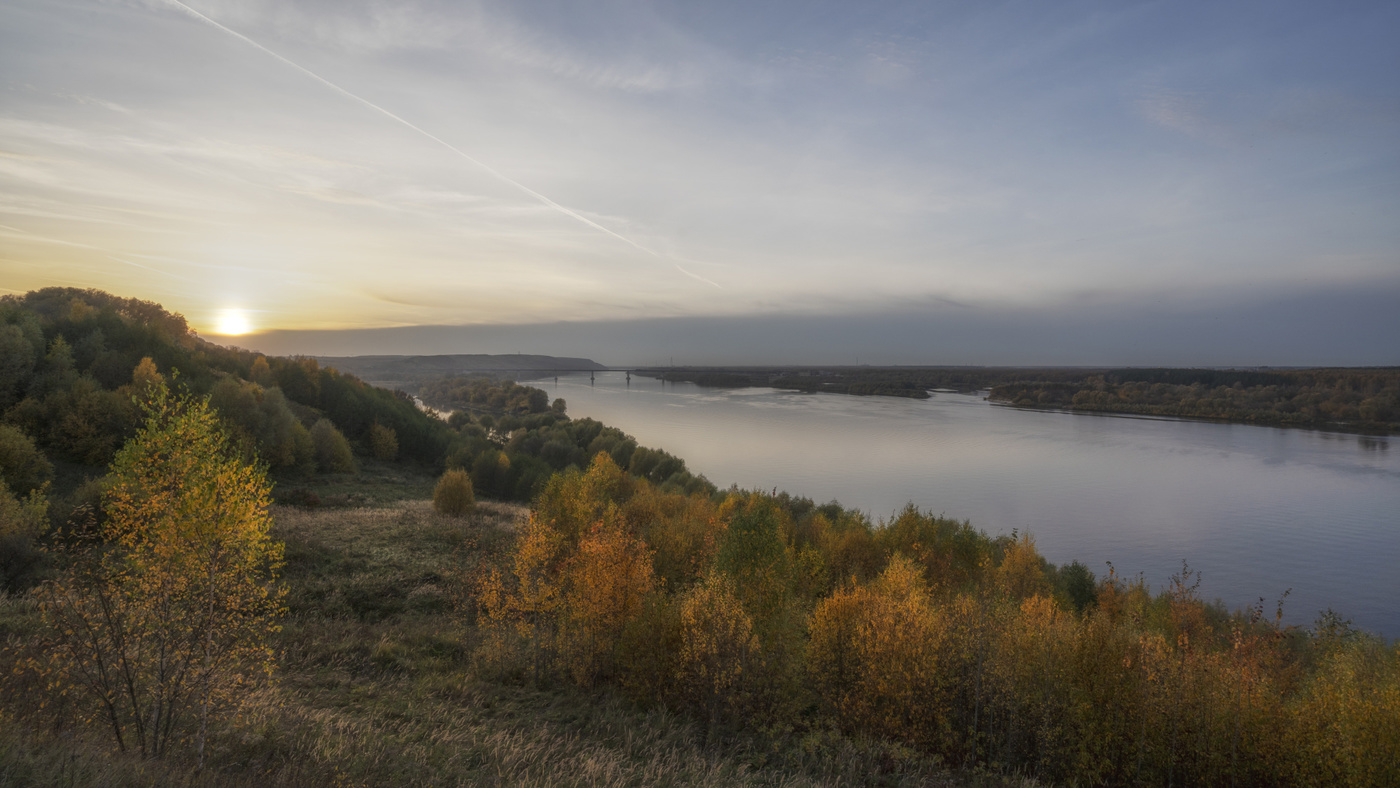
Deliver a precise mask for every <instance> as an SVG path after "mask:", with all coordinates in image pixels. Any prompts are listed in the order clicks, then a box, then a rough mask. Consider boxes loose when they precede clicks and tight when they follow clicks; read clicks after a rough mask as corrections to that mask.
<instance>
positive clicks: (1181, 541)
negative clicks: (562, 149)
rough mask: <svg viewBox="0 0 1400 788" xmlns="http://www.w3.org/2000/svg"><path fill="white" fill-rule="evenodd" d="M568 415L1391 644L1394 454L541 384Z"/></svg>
mask: <svg viewBox="0 0 1400 788" xmlns="http://www.w3.org/2000/svg"><path fill="white" fill-rule="evenodd" d="M532 385H536V386H541V387H543V388H545V389H546V390H548V391H549V392H550V393H551V397H563V398H564V399H565V400H566V401H567V402H568V408H569V414H570V415H571V416H573V417H575V418H579V417H584V416H589V417H592V418H595V419H598V420H599V421H602V422H604V423H605V424H609V425H612V426H615V427H618V428H620V429H622V430H623V431H625V432H627V433H630V434H631V435H632V436H634V437H635V438H637V440H638V441H639V442H640V443H641V444H642V445H644V446H652V447H656V448H662V449H665V450H667V451H669V452H671V453H672V454H676V455H678V456H680V457H682V458H684V459H685V461H686V464H687V466H688V467H689V468H690V469H691V470H692V471H694V472H696V473H703V474H705V476H707V477H708V478H709V479H710V481H712V482H714V483H715V484H717V485H719V486H720V487H728V486H729V485H731V484H738V485H739V486H740V487H745V488H753V489H763V490H771V489H773V488H775V487H776V488H777V489H779V490H786V491H788V492H790V493H792V494H794V495H802V496H806V497H808V498H812V499H814V500H816V501H819V502H824V501H829V500H833V499H834V500H839V501H840V502H841V503H842V504H843V505H845V506H847V507H851V508H856V509H861V510H863V511H865V512H866V513H868V514H870V515H871V516H872V518H874V519H876V520H879V519H880V518H888V517H890V516H891V515H892V514H893V513H895V512H897V511H898V510H899V509H901V508H903V507H904V505H905V504H907V503H909V502H913V503H914V504H915V505H917V506H919V507H920V508H923V509H926V510H931V511H933V512H934V513H942V514H945V515H947V516H949V517H956V518H958V519H968V520H971V521H972V524H973V525H974V526H975V527H977V528H980V529H982V530H985V531H987V532H989V533H993V534H996V533H1009V532H1011V530H1012V529H1019V530H1020V531H1022V532H1025V531H1030V532H1031V533H1032V534H1033V535H1034V536H1035V538H1036V542H1037V545H1038V546H1039V548H1040V551H1041V552H1042V553H1043V554H1044V555H1045V556H1046V557H1047V558H1048V559H1049V560H1051V561H1054V562H1056V563H1063V562H1068V561H1071V560H1076V559H1077V560H1079V561H1082V562H1083V563H1085V564H1087V565H1088V566H1089V567H1090V568H1091V569H1093V570H1094V571H1095V572H1096V573H1098V574H1103V572H1105V571H1106V570H1107V567H1106V566H1105V564H1104V562H1105V561H1112V562H1113V565H1114V567H1115V568H1116V569H1117V570H1118V572H1119V574H1120V575H1126V576H1137V575H1138V574H1139V573H1141V574H1142V576H1143V577H1144V579H1146V580H1147V582H1148V583H1149V584H1151V585H1152V586H1153V588H1154V589H1155V588H1159V587H1161V586H1162V585H1163V584H1165V583H1166V582H1167V580H1168V578H1170V576H1171V575H1172V574H1173V573H1175V572H1177V571H1179V570H1180V568H1181V561H1182V559H1186V560H1188V561H1189V562H1190V564H1191V566H1192V568H1194V569H1199V570H1200V571H1201V572H1202V575H1203V583H1202V589H1201V590H1202V594H1203V595H1204V596H1206V597H1207V598H1210V599H1214V598H1219V599H1221V600H1222V601H1224V602H1225V603H1226V605H1227V606H1229V607H1230V608H1232V609H1233V608H1236V607H1240V606H1243V605H1247V604H1251V603H1253V602H1255V601H1256V600H1257V599H1258V598H1259V597H1261V596H1262V597H1265V598H1266V600H1267V609H1268V611H1269V612H1270V614H1271V615H1272V611H1273V609H1274V602H1275V601H1276V600H1277V599H1278V597H1279V596H1280V595H1281V594H1282V593H1283V592H1284V591H1286V590H1288V589H1290V588H1291V589H1292V593H1291V595H1290V596H1289V597H1288V600H1287V602H1286V603H1285V606H1284V617H1285V620H1287V621H1289V622H1291V623H1301V624H1306V623H1309V622H1311V621H1312V620H1313V619H1314V618H1315V617H1316V616H1317V613H1318V611H1320V610H1322V609H1324V608H1328V607H1331V608H1333V609H1335V610H1336V611H1338V612H1339V613H1342V614H1343V615H1344V616H1346V617H1348V618H1351V619H1353V621H1354V622H1355V623H1356V625H1358V626H1361V627H1365V628H1367V629H1370V630H1372V631H1378V632H1383V633H1384V634H1386V635H1388V636H1391V637H1395V636H1397V635H1400V604H1397V599H1400V441H1397V440H1395V439H1393V438H1392V439H1387V438H1371V437H1360V436H1355V435H1341V434H1333V433H1324V432H1311V431H1306V430H1296V429H1279V428H1272V427H1255V426H1247V425H1235V424H1213V423H1201V422H1189V421H1174V420H1162V419H1139V418H1122V417H1111V416H1098V415H1088V414H1073V413H1058V412H1045V411H1030V410H1020V409H1015V408H1007V407H1002V406H996V405H992V404H990V403H988V402H986V401H985V400H984V399H983V398H982V397H980V396H971V395H962V394H935V395H934V396H933V398H932V399H928V400H908V399H897V398H891V397H852V396H844V395H833V394H796V393H789V392H780V391H775V390H772V389H739V390H721V389H703V388H700V387H697V386H695V385H693V384H688V383H674V384H673V383H665V384H663V383H661V382H660V381H657V380H655V379H651V378H633V379H632V382H631V385H628V384H627V383H626V380H625V378H624V376H623V374H622V373H600V374H599V375H597V379H596V382H595V383H593V384H591V385H590V383H589V380H588V378H587V377H586V376H564V377H560V378H559V381H558V383H557V384H556V383H555V382H554V381H553V380H544V381H537V382H534V383H532Z"/></svg>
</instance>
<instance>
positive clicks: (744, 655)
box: [676, 572, 759, 732]
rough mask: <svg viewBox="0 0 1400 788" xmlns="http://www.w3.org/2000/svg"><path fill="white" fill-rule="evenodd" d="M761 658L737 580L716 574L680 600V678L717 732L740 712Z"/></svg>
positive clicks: (677, 674)
mask: <svg viewBox="0 0 1400 788" xmlns="http://www.w3.org/2000/svg"><path fill="white" fill-rule="evenodd" d="M758 658H759V644H758V639H757V638H756V637H754V633H753V620H752V619H750V618H749V615H748V613H746V612H745V611H744V606H743V605H742V604H741V603H740V601H739V598H738V596H737V595H736V594H735V590H734V581H733V580H732V579H731V578H730V577H729V576H728V575H726V574H724V573H721V572H712V573H710V575H709V576H708V577H707V578H706V579H705V581H704V582H702V583H700V584H698V585H696V586H695V587H694V588H692V589H690V591H689V592H688V593H687V594H686V595H685V597H684V598H683V599H682V601H681V651H680V654H679V655H678V657H677V666H676V680H677V683H678V684H679V685H680V688H681V691H682V693H683V694H684V695H686V696H687V698H688V699H689V700H690V701H691V702H692V703H694V704H695V705H696V706H698V707H699V708H700V709H701V710H703V711H704V712H705V714H706V715H707V716H708V717H709V721H710V730H711V731H712V732H713V731H714V730H715V729H716V728H717V726H718V724H719V721H720V718H721V715H722V713H723V712H724V711H725V709H726V707H728V708H729V709H730V710H731V711H738V710H740V709H742V707H743V705H744V701H745V696H746V694H747V692H746V690H747V686H746V685H747V683H748V681H749V679H750V678H751V673H752V672H753V670H754V667H755V666H754V662H755V661H756V660H757V659H758Z"/></svg>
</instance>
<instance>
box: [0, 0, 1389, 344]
mask: <svg viewBox="0 0 1400 788" xmlns="http://www.w3.org/2000/svg"><path fill="white" fill-rule="evenodd" d="M1397 40H1400V4H1395V3H1390V2H1367V3H1356V2H1345V1H1343V2H1329V3H1293V2H1258V3H1250V2H1231V3H1218V2H1208V3H1194V2H1161V3H1140V2H1062V3H1043V2H1014V3H997V2H959V3H949V2H929V1H923V2H910V3H899V2H888V3H885V2H861V3H856V2H837V3H823V2H800V3H796V2H795V3H755V2H735V3H725V2H708V1H707V2H704V3H696V2H595V3H575V2H559V3H548V2H519V1H516V2H471V1H470V0H463V1H455V0H454V1H453V2H445V1H444V2H419V1H417V0H403V1H397V0H396V1H395V2H382V1H378V0H186V2H184V3H180V2H174V0H0V293H21V292H25V291H27V290H32V289H36V288H39V287H47V286H70V287H96V288H100V289H103V290H107V291H109V292H113V293H116V294H118V295H123V296H135V297H139V298H144V299H148V300H153V301H158V302H160V303H162V304H163V305H165V306H166V307H167V308H169V309H171V310H172V311H178V312H180V313H182V314H184V315H185V316H186V317H187V318H188V319H189V320H190V323H191V325H192V326H193V327H194V328H196V329H197V330H198V331H199V332H200V333H201V335H203V336H206V337H207V338H209V339H211V340H213V341H216V342H221V343H232V344H238V345H240V346H244V347H250V348H255V349H259V350H264V351H266V352H273V353H309V354H336V355H345V354H354V353H452V352H461V353H473V352H517V351H519V352H527V353H553V354H558V355H582V356H588V357H591V358H596V359H598V360H600V361H604V362H605V363H612V364H633V363H637V364H643V363H661V362H663V361H665V362H668V363H669V361H670V360H674V361H675V363H692V364H701V363H704V364H723V363H755V364H758V363H813V364H819V363H853V362H856V361H859V363H887V364H898V363H903V364H1116V365H1157V364H1170V365H1232V364H1238V365H1256V364H1269V365H1319V364H1339V365H1376V364H1400V341H1398V339H1397V338H1400V220H1397V217H1400V79H1397V75H1400V47H1397V46H1396V45H1395V42H1396V41H1397Z"/></svg>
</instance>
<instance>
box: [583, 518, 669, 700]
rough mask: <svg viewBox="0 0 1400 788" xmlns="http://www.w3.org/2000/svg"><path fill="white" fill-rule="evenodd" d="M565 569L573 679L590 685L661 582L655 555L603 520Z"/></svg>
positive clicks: (611, 657) (611, 659)
mask: <svg viewBox="0 0 1400 788" xmlns="http://www.w3.org/2000/svg"><path fill="white" fill-rule="evenodd" d="M563 574H564V577H563V587H564V589H565V591H564V599H563V616H562V618H563V621H562V640H563V651H564V654H565V656H566V658H567V660H568V667H569V670H570V672H571V673H572V674H573V676H574V680H575V681H577V682H579V683H580V684H584V685H590V684H592V683H593V681H594V679H595V678H596V677H597V676H598V675H599V674H600V673H603V672H605V671H606V670H607V669H608V668H609V667H610V666H611V664H612V662H613V660H614V657H615V655H616V651H617V648H618V644H619V643H620V642H621V639H622V634H623V631H624V629H625V628H626V626H627V624H628V622H629V621H631V620H632V619H633V618H634V617H636V616H637V614H638V613H640V612H641V610H642V604H643V601H644V600H645V599H646V596H647V594H649V593H651V591H652V590H653V589H654V587H655V585H656V583H655V576H654V575H653V573H652V567H651V556H650V555H649V553H648V551H647V549H646V545H644V544H642V542H641V541H639V540H638V539H637V538H636V537H634V536H632V535H631V534H628V533H626V532H625V531H622V530H620V529H617V528H606V527H603V525H602V524H601V523H600V524H598V525H596V526H594V528H593V529H592V531H591V532H589V534H588V535H587V536H585V537H584V538H583V539H582V540H581V541H580V542H579V545H578V550H577V551H576V552H575V553H574V554H573V556H571V557H570V558H569V560H568V562H567V564H566V565H565V567H564V571H563Z"/></svg>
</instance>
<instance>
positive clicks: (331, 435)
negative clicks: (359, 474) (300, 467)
mask: <svg viewBox="0 0 1400 788" xmlns="http://www.w3.org/2000/svg"><path fill="white" fill-rule="evenodd" d="M311 442H312V443H313V444H314V445H315V446H316V465H317V466H318V467H320V469H321V470H322V471H325V472H328V473H354V472H355V455H354V454H353V453H351V451H350V442H349V441H347V440H345V436H344V435H342V434H340V430H338V429H336V428H335V425H334V424H332V423H331V420H330V419H321V420H320V421H318V422H316V423H315V424H314V425H312V427H311Z"/></svg>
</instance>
